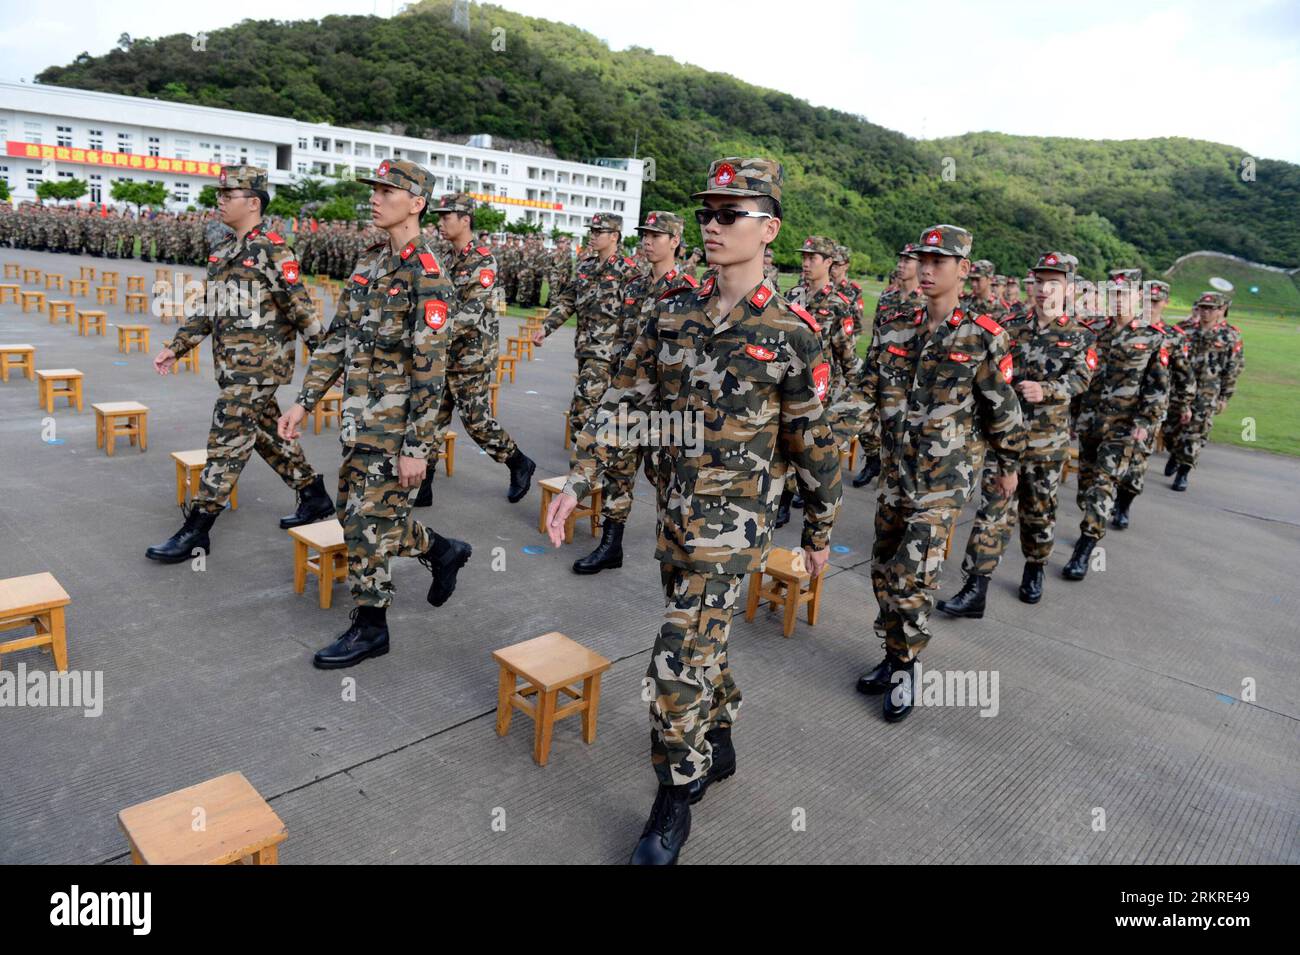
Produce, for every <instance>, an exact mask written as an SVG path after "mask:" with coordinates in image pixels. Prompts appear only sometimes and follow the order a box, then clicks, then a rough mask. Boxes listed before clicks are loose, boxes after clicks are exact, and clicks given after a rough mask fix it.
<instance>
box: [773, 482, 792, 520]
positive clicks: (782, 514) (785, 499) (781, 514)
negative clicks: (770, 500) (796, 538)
mask: <svg viewBox="0 0 1300 955" xmlns="http://www.w3.org/2000/svg"><path fill="white" fill-rule="evenodd" d="M793 497H794V492H793V491H791V490H790V489H789V488H786V489H785V490H784V491H782V492H781V503H780V504H778V505H777V506H776V526H777V527H785V525H787V524H789V523H790V499H791V498H793Z"/></svg>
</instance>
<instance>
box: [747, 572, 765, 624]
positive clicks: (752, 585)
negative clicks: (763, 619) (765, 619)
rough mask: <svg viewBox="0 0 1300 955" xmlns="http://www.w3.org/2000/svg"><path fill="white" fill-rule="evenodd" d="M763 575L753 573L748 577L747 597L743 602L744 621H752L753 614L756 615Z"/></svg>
mask: <svg viewBox="0 0 1300 955" xmlns="http://www.w3.org/2000/svg"><path fill="white" fill-rule="evenodd" d="M762 583H763V573H762V571H757V570H756V571H754V573H752V574H750V575H749V596H748V598H747V599H746V600H745V619H746V620H753V619H754V614H756V613H758V592H759V590H760V589H761V588H762Z"/></svg>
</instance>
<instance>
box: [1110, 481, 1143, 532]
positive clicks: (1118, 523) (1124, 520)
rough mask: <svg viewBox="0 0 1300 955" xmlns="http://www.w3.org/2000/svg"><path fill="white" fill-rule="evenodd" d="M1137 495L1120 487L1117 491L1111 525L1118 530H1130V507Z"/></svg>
mask: <svg viewBox="0 0 1300 955" xmlns="http://www.w3.org/2000/svg"><path fill="white" fill-rule="evenodd" d="M1136 497H1137V495H1136V494H1134V493H1133V492H1132V491H1126V490H1125V489H1124V488H1120V489H1119V490H1118V491H1116V492H1115V513H1113V514H1111V516H1110V526H1111V527H1113V528H1115V530H1117V531H1126V530H1128V509H1129V507H1131V506H1132V504H1133V499H1134V498H1136Z"/></svg>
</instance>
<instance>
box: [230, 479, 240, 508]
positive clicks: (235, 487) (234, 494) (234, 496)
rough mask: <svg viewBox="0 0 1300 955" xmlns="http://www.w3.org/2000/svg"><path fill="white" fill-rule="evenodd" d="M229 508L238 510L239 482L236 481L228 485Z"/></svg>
mask: <svg viewBox="0 0 1300 955" xmlns="http://www.w3.org/2000/svg"><path fill="white" fill-rule="evenodd" d="M230 509H231V510H232V511H237V510H239V482H238V481H236V482H235V483H234V484H232V485H230Z"/></svg>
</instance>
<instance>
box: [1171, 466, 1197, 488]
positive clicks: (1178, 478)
mask: <svg viewBox="0 0 1300 955" xmlns="http://www.w3.org/2000/svg"><path fill="white" fill-rule="evenodd" d="M1191 473H1192V467H1191V465H1190V464H1180V465H1178V473H1177V474H1175V475H1174V483H1173V485H1172V486H1173V489H1174V490H1175V491H1186V490H1187V475H1189V474H1191Z"/></svg>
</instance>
